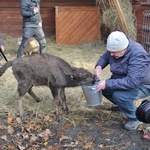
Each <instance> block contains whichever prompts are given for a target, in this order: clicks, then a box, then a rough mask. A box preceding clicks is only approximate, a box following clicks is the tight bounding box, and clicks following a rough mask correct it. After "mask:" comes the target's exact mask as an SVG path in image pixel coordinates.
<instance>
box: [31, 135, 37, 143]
mask: <svg viewBox="0 0 150 150" xmlns="http://www.w3.org/2000/svg"><path fill="white" fill-rule="evenodd" d="M37 139H38V137H37V136H36V135H34V134H33V135H32V136H31V137H30V142H36V140H37Z"/></svg>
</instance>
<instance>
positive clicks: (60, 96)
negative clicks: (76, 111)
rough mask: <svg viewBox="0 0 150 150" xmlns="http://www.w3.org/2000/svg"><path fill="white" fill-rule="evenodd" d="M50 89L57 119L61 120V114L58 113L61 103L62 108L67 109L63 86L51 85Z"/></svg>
mask: <svg viewBox="0 0 150 150" xmlns="http://www.w3.org/2000/svg"><path fill="white" fill-rule="evenodd" d="M51 91H52V95H53V97H54V101H55V104H56V115H57V121H59V122H61V121H62V118H61V114H60V109H61V107H62V103H63V107H64V110H65V111H68V107H67V104H66V96H65V93H64V88H56V87H51Z"/></svg>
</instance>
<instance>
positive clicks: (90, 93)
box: [82, 85, 102, 106]
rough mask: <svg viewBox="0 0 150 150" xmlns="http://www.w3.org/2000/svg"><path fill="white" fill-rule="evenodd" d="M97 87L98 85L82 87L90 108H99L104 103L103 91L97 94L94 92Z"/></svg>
mask: <svg viewBox="0 0 150 150" xmlns="http://www.w3.org/2000/svg"><path fill="white" fill-rule="evenodd" d="M96 86H97V85H93V86H83V87H82V90H83V93H84V96H85V98H86V102H87V105H88V106H97V105H100V104H101V102H102V91H99V92H97V93H95V92H94V89H95V88H96Z"/></svg>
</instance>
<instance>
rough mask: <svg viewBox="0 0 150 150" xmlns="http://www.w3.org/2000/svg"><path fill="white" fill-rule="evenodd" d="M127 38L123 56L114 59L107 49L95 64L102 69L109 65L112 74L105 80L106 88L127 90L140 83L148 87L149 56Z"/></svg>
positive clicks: (149, 82) (149, 77)
mask: <svg viewBox="0 0 150 150" xmlns="http://www.w3.org/2000/svg"><path fill="white" fill-rule="evenodd" d="M128 40H129V45H128V47H127V50H126V52H125V54H124V56H123V57H121V58H119V59H115V58H114V57H113V56H111V55H110V52H109V51H107V52H106V53H105V54H104V55H103V56H101V57H100V59H99V60H98V62H97V64H96V66H101V67H102V69H103V68H105V67H106V66H107V65H110V71H111V73H112V75H111V77H110V79H107V80H106V89H111V90H129V89H132V88H136V87H138V86H140V85H143V86H146V87H148V88H149V89H150V56H149V55H148V53H147V52H146V50H145V49H144V48H143V47H142V46H141V44H139V43H137V42H136V41H133V40H131V39H130V38H128Z"/></svg>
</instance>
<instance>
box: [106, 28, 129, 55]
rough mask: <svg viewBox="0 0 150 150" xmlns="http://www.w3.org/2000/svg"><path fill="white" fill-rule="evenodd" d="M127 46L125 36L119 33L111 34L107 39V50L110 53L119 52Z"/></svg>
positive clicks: (127, 41)
mask: <svg viewBox="0 0 150 150" xmlns="http://www.w3.org/2000/svg"><path fill="white" fill-rule="evenodd" d="M128 45H129V40H128V39H127V37H126V35H125V34H124V33H123V32H120V31H114V32H112V33H111V34H110V35H109V36H108V38H107V46H106V48H107V50H108V51H110V52H118V51H121V50H123V49H125V48H127V46H128Z"/></svg>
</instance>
